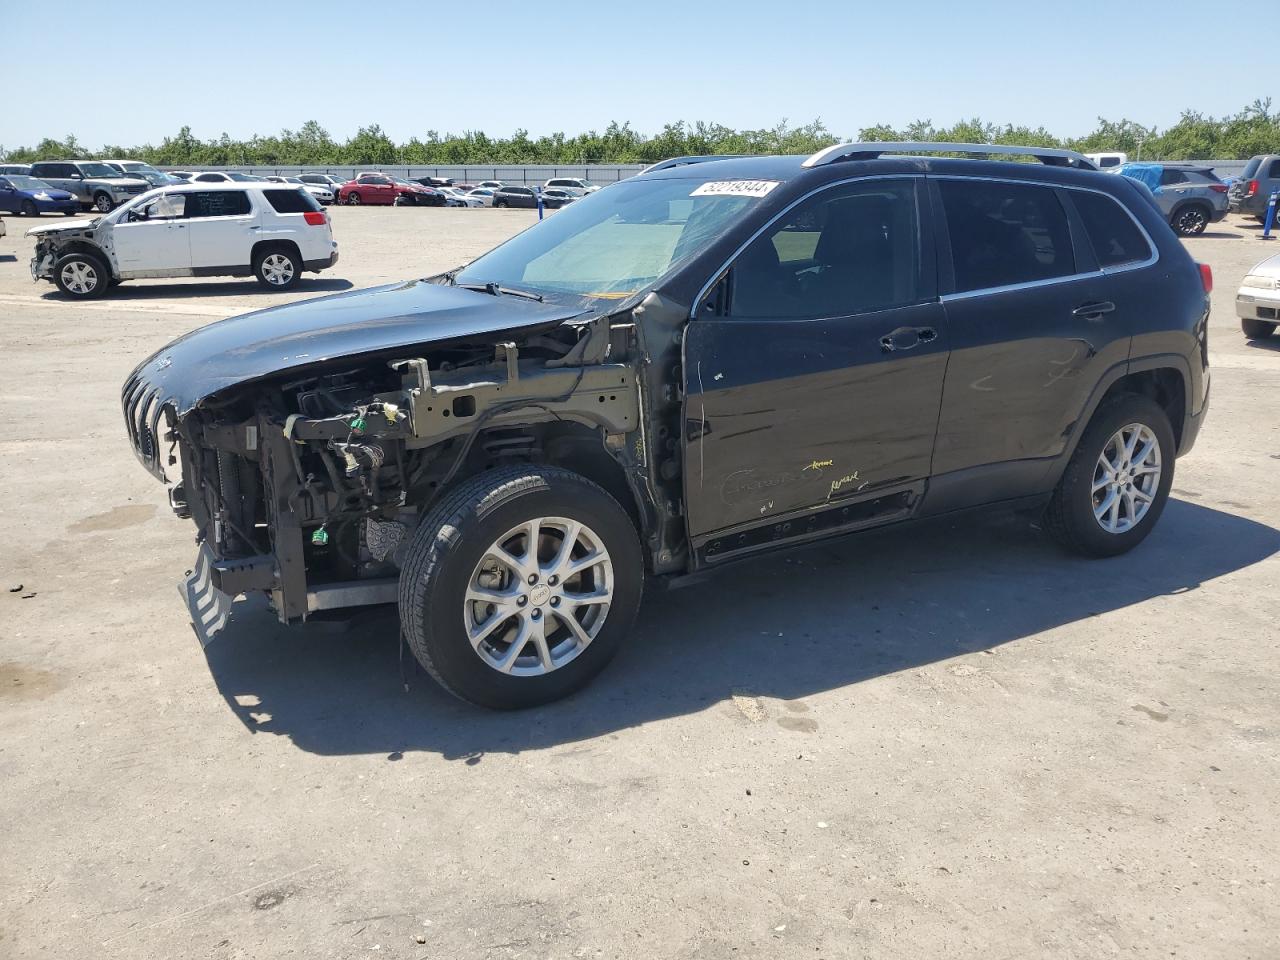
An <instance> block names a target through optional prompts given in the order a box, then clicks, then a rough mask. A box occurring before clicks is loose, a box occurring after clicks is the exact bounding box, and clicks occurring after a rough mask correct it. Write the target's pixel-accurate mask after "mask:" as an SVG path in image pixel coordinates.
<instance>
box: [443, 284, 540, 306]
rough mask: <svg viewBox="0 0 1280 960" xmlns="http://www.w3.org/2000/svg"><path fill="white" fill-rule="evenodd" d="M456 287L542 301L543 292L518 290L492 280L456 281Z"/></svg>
mask: <svg viewBox="0 0 1280 960" xmlns="http://www.w3.org/2000/svg"><path fill="white" fill-rule="evenodd" d="M454 286H455V287H461V288H462V289H463V290H475V291H476V292H478V293H487V294H489V295H491V296H494V297H522V298H523V299H525V300H537V301H538V302H539V303H541V302H542V299H543V298H542V294H540V293H532V292H530V291H528V290H516V289H514V288H512V287H504V286H501V285H499V284H497V283H494V282H493V281H492V280H490V281H489V282H488V283H458V282H456V281H455V282H454Z"/></svg>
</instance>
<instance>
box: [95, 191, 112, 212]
mask: <svg viewBox="0 0 1280 960" xmlns="http://www.w3.org/2000/svg"><path fill="white" fill-rule="evenodd" d="M115 207H116V202H115V201H114V200H112V199H111V194H109V193H101V192H99V193H95V194H94V195H93V208H94V209H95V210H97V211H98V212H99V213H110V212H111V211H112V210H114V209H115Z"/></svg>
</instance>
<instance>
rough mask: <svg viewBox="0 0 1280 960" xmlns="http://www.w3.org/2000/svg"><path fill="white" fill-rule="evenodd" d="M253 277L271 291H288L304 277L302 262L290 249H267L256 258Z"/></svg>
mask: <svg viewBox="0 0 1280 960" xmlns="http://www.w3.org/2000/svg"><path fill="white" fill-rule="evenodd" d="M253 275H254V276H255V277H257V278H258V283H259V285H261V286H264V287H266V288H267V289H269V290H288V289H290V288H292V287H295V286H297V284H298V280H300V279H301V277H302V261H301V259H300V258H299V256H298V254H297V253H296V252H295V251H294V250H292V249H290V248H288V247H267V248H266V249H264V250H261V251H259V252H258V254H257V255H256V256H255V257H254V259H253Z"/></svg>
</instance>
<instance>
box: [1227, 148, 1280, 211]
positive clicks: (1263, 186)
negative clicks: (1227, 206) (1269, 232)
mask: <svg viewBox="0 0 1280 960" xmlns="http://www.w3.org/2000/svg"><path fill="white" fill-rule="evenodd" d="M1277 190H1280V154H1275V153H1266V154H1262V155H1260V156H1257V157H1252V158H1250V160H1249V162H1248V163H1247V164H1245V168H1244V170H1243V171H1242V172H1241V174H1240V179H1239V180H1237V181H1236V182H1235V183H1233V184H1232V185H1231V193H1230V203H1231V212H1232V213H1239V214H1243V215H1244V216H1246V217H1253V218H1254V219H1255V220H1259V221H1265V220H1266V217H1267V203H1268V202H1269V201H1270V199H1271V194H1273V193H1275V192H1276V191H1277ZM1277 217H1280V213H1278V214H1277Z"/></svg>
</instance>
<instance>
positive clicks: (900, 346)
mask: <svg viewBox="0 0 1280 960" xmlns="http://www.w3.org/2000/svg"><path fill="white" fill-rule="evenodd" d="M937 337H938V331H937V330H935V329H934V328H933V327H899V328H898V329H897V330H894V331H893V332H892V333H886V334H885V335H884V336H883V337H881V338H880V349H881V350H883V351H884V352H885V353H896V352H898V351H899V350H913V349H915V348H916V347H918V346H920V344H922V343H928V342H929V341H931V340H936V339H937Z"/></svg>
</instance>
